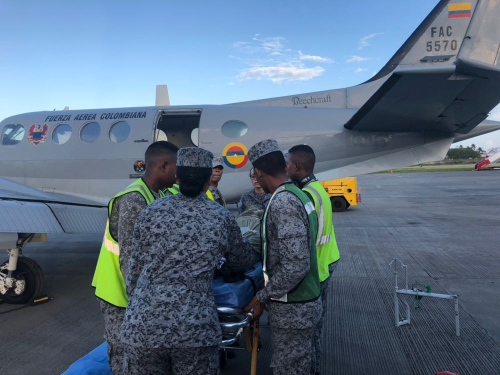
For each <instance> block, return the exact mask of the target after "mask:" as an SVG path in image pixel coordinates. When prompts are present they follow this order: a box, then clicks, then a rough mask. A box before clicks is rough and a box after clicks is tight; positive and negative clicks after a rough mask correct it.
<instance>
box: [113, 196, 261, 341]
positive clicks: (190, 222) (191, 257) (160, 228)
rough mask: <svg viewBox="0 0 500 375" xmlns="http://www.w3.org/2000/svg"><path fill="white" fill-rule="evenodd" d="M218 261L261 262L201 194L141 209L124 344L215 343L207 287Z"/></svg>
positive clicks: (223, 212)
mask: <svg viewBox="0 0 500 375" xmlns="http://www.w3.org/2000/svg"><path fill="white" fill-rule="evenodd" d="M222 257H225V258H226V260H227V262H228V264H229V265H231V266H232V267H236V268H237V269H242V268H246V267H251V266H252V265H253V264H254V263H255V262H256V261H258V260H259V258H258V256H257V254H256V253H255V252H254V251H253V248H252V246H251V245H250V244H249V243H248V242H246V241H244V240H243V238H242V236H241V232H240V228H239V227H238V225H237V224H236V221H235V219H234V216H233V215H231V213H230V212H229V211H228V210H227V209H225V208H224V207H221V206H220V205H219V204H217V203H215V202H213V201H211V200H210V199H208V198H207V197H206V195H205V194H201V195H199V196H197V197H195V198H189V197H186V196H184V195H183V194H178V195H174V196H170V197H166V198H162V199H159V200H157V201H155V202H154V203H152V204H151V205H150V206H148V207H147V208H146V209H145V210H143V211H142V212H141V214H140V215H139V217H138V219H137V221H136V224H135V228H134V238H133V252H132V254H131V257H130V262H129V268H130V272H129V273H128V277H127V279H126V284H127V293H128V294H129V296H130V301H129V304H128V307H127V311H126V314H125V319H124V322H123V325H122V329H121V340H122V342H124V343H126V344H128V345H132V346H136V347H142V348H187V347H200V346H214V345H218V344H220V341H221V330H220V325H219V320H218V316H217V310H216V305H215V300H214V297H213V291H212V280H213V274H214V270H215V268H216V266H217V264H218V263H219V261H220V260H221V258H222Z"/></svg>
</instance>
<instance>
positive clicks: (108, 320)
mask: <svg viewBox="0 0 500 375" xmlns="http://www.w3.org/2000/svg"><path fill="white" fill-rule="evenodd" d="M178 149H179V148H178V147H177V146H175V145H173V144H172V143H170V142H166V141H159V142H155V143H152V144H151V145H150V146H149V147H148V149H147V150H146V155H145V162H146V172H145V174H144V177H143V178H142V180H143V182H144V183H145V184H146V186H147V188H149V190H150V193H151V194H152V195H153V197H154V198H155V199H157V198H158V197H159V191H160V189H166V188H168V187H171V186H172V185H173V184H174V183H175V165H176V161H177V151H178ZM146 206H147V202H146V200H145V199H144V197H143V196H142V195H141V193H139V192H137V191H132V192H129V193H127V194H125V195H122V196H120V197H118V198H116V199H114V201H113V205H112V211H111V214H110V217H109V232H110V234H111V236H112V237H113V238H115V239H116V240H117V242H118V244H119V248H120V253H119V264H120V270H121V273H122V275H123V277H124V278H126V277H127V274H128V261H129V257H130V253H131V251H132V233H133V230H134V224H135V220H136V218H137V216H138V215H139V213H140V212H141V211H142V210H143V209H144V208H145V207H146ZM108 272H110V271H108ZM96 274H97V272H96ZM93 286H96V288H99V287H101V288H102V287H106V286H103V285H93ZM96 290H97V289H96ZM96 294H98V293H97V292H96ZM98 300H99V304H100V308H101V312H102V315H103V317H104V328H105V336H104V337H105V339H106V340H107V342H108V361H109V367H110V369H111V371H112V372H113V373H115V374H121V372H122V368H123V344H121V343H120V326H121V324H122V322H123V317H124V316H125V308H124V307H119V306H116V305H114V304H111V303H109V302H107V301H105V300H103V299H101V298H98Z"/></svg>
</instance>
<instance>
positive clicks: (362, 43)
mask: <svg viewBox="0 0 500 375" xmlns="http://www.w3.org/2000/svg"><path fill="white" fill-rule="evenodd" d="M382 34H383V33H373V34H370V35H367V36H364V37H363V38H361V39H360V40H359V46H358V49H363V48H365V47H368V46H369V45H370V43H368V41H369V40H370V39H373V38H375V37H376V36H377V35H382Z"/></svg>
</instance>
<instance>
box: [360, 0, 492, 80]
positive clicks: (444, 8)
mask: <svg viewBox="0 0 500 375" xmlns="http://www.w3.org/2000/svg"><path fill="white" fill-rule="evenodd" d="M493 2H495V3H496V2H497V1H488V0H466V1H461V0H441V1H440V2H439V3H438V4H437V5H436V7H435V8H434V9H433V10H432V12H431V13H429V15H428V16H427V17H426V18H425V20H424V21H423V22H422V23H421V24H420V26H418V28H417V29H416V30H415V31H414V32H413V34H412V35H411V36H410V37H409V38H408V39H407V40H406V42H405V43H404V44H403V45H402V46H401V48H400V49H399V50H398V51H397V52H396V53H395V54H394V56H393V57H392V58H391V59H390V60H389V62H388V63H387V64H386V65H385V66H384V67H383V68H382V69H381V70H380V72H378V73H377V74H376V75H375V76H374V77H373V78H371V79H370V81H375V80H377V79H379V78H382V77H384V76H386V75H388V74H390V73H392V72H393V71H394V70H396V69H398V68H404V67H413V66H431V65H450V64H452V63H453V62H455V60H456V59H457V57H458V54H459V51H460V48H461V46H462V43H463V41H464V39H465V38H467V37H468V36H467V30H468V28H469V25H470V24H471V21H472V20H473V19H476V18H479V17H474V16H475V13H476V9H477V8H480V7H479V6H478V5H479V4H478V3H493ZM479 23H481V20H479ZM496 43H497V44H498V41H497V42H496Z"/></svg>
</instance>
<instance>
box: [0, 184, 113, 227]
mask: <svg viewBox="0 0 500 375" xmlns="http://www.w3.org/2000/svg"><path fill="white" fill-rule="evenodd" d="M107 218H108V215H107V207H105V206H102V205H100V204H98V203H95V202H92V201H88V200H84V199H80V198H76V197H69V196H63V195H61V194H59V195H57V194H51V193H46V192H42V191H39V190H36V189H32V188H29V187H27V186H25V185H22V184H18V183H16V182H13V181H10V180H7V179H3V178H0V233H1V232H3V233H102V232H103V231H104V228H105V227H106V220H107Z"/></svg>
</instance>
